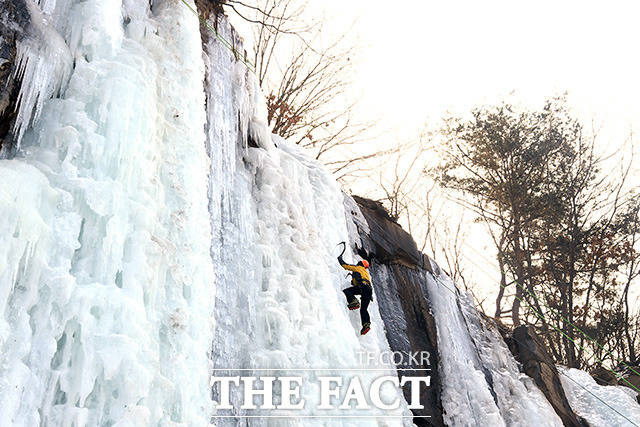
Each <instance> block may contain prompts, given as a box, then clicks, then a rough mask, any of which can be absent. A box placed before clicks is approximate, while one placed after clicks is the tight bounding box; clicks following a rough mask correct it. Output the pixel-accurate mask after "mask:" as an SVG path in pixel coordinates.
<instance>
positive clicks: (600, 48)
mask: <svg viewBox="0 0 640 427" xmlns="http://www.w3.org/2000/svg"><path fill="white" fill-rule="evenodd" d="M322 3H324V6H323V7H324V8H325V10H326V13H327V17H329V22H331V21H333V19H331V18H330V17H332V16H333V17H334V19H335V23H336V24H337V25H335V29H334V31H340V30H341V28H342V27H344V26H345V25H346V24H348V22H349V21H353V20H356V25H355V27H354V29H353V31H354V33H355V34H357V35H358V37H359V38H360V40H361V44H362V45H363V48H362V50H361V57H360V61H359V62H358V63H357V69H356V74H355V76H354V77H355V79H354V81H355V82H356V85H355V88H354V90H356V91H359V93H361V94H362V95H363V102H362V106H361V108H362V111H363V112H366V111H370V113H369V114H371V115H372V116H377V117H381V119H382V120H383V122H384V123H385V124H386V125H388V126H389V127H391V128H394V129H396V130H397V131H398V132H401V134H404V133H405V132H414V133H415V132H416V130H417V129H418V128H419V127H420V125H421V124H422V123H423V122H424V121H425V120H426V119H428V118H430V119H431V120H437V119H438V118H440V117H441V116H442V115H443V113H445V112H446V111H447V110H451V111H454V112H465V111H469V109H470V108H471V107H473V106H475V105H479V104H482V103H486V102H496V101H497V100H499V99H502V98H503V97H505V96H506V95H508V94H509V93H510V92H512V91H515V95H514V97H515V99H516V100H518V101H521V102H525V103H527V104H531V105H539V104H541V103H542V100H543V98H544V97H545V96H549V95H553V94H558V93H562V92H564V91H569V94H570V101H571V104H572V105H573V106H574V108H575V109H576V112H577V113H578V114H580V115H583V116H584V117H585V119H586V118H589V119H590V118H591V117H596V119H597V120H599V121H601V122H603V123H604V124H605V126H606V127H607V128H609V129H608V130H607V132H609V133H610V134H613V133H615V134H616V135H619V134H620V133H622V134H624V135H626V134H627V133H628V130H629V128H630V126H631V124H632V123H634V122H635V123H636V125H637V124H640V60H639V57H640V23H639V21H640V2H639V1H598V2H595V1H593V2H590V1H566V0H562V1H558V0H555V1H540V0H538V1H535V2H534V1H527V2H525V1H517V0H510V1H494V0H492V1H486V0H480V1H479V0H475V1H461V0H453V1H452V0H447V1H394V2H389V1H380V0H366V1H365V0H349V1H344V0H342V1H335V0H330V1H325V2H322Z"/></svg>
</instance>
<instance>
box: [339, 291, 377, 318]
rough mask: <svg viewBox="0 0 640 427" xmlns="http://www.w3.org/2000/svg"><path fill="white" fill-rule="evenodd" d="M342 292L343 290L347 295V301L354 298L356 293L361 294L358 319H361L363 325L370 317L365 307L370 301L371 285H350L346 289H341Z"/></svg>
mask: <svg viewBox="0 0 640 427" xmlns="http://www.w3.org/2000/svg"><path fill="white" fill-rule="evenodd" d="M342 292H344V295H345V296H346V297H347V303H349V302H351V301H353V300H355V299H356V295H361V298H360V320H362V324H363V325H364V324H365V323H367V322H370V321H371V319H369V312H368V311H367V307H369V303H370V302H371V286H367V285H362V286H351V287H349V288H347V289H343V290H342Z"/></svg>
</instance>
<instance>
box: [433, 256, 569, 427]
mask: <svg viewBox="0 0 640 427" xmlns="http://www.w3.org/2000/svg"><path fill="white" fill-rule="evenodd" d="M432 264H433V265H432V268H433V270H434V272H435V275H431V274H426V275H425V276H426V277H425V280H424V281H423V283H424V284H425V287H426V289H425V293H426V294H428V295H429V298H430V302H431V307H432V310H433V316H434V318H435V320H436V327H437V331H438V349H439V352H440V355H439V369H440V374H441V376H442V383H443V385H444V387H443V388H444V389H443V391H442V406H443V409H444V419H445V422H446V423H447V424H448V425H452V426H472V425H491V426H526V425H530V422H531V420H536V423H537V424H538V425H540V426H561V425H562V422H561V421H560V419H559V417H558V416H557V415H556V413H555V411H554V410H553V408H552V407H551V405H550V404H549V403H548V401H547V400H546V398H545V397H544V395H543V394H542V392H540V390H539V389H538V388H537V387H536V386H535V384H534V383H533V381H532V380H531V379H530V378H529V377H527V376H526V375H524V374H522V373H520V371H519V369H518V365H517V363H516V361H515V359H514V358H513V356H512V355H511V353H510V352H509V350H508V349H507V347H506V345H505V343H504V341H503V340H502V338H501V337H500V334H499V332H498V331H497V330H496V328H495V326H494V325H491V324H489V323H488V322H487V321H485V320H484V319H483V318H481V317H480V314H479V313H478V312H477V310H476V309H475V308H474V306H473V300H472V298H471V296H470V295H469V294H467V293H463V292H461V291H459V290H458V288H457V287H456V286H455V284H454V283H453V282H452V281H451V279H450V278H449V277H448V276H447V275H446V274H445V273H444V272H442V271H441V270H440V269H439V268H438V266H437V265H435V264H434V263H432Z"/></svg>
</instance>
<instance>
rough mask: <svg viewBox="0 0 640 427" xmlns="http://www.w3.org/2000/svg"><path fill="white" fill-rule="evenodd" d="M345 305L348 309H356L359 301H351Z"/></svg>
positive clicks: (358, 306)
mask: <svg viewBox="0 0 640 427" xmlns="http://www.w3.org/2000/svg"><path fill="white" fill-rule="evenodd" d="M347 307H348V308H349V310H357V309H359V308H360V301H358V300H354V301H351V302H350V303H349V304H347Z"/></svg>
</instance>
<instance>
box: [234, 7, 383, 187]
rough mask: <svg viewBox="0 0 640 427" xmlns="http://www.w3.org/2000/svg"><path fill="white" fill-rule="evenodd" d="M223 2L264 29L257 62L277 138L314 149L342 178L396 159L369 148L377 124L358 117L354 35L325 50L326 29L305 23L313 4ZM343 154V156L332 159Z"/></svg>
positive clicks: (257, 30)
mask: <svg viewBox="0 0 640 427" xmlns="http://www.w3.org/2000/svg"><path fill="white" fill-rule="evenodd" d="M221 3H222V4H223V5H224V6H225V7H227V8H228V9H230V10H231V11H233V12H234V13H237V14H238V15H239V16H240V17H242V18H243V19H245V20H247V21H249V22H252V23H255V24H256V25H254V47H253V54H252V58H251V59H252V60H253V64H254V65H255V72H256V76H257V78H258V82H259V83H260V86H261V87H262V89H263V91H264V92H265V94H266V97H267V111H268V121H269V125H270V126H271V128H272V131H273V133H275V134H278V135H280V136H282V137H283V138H286V139H288V140H289V141H292V142H294V143H296V144H298V145H301V146H303V147H306V148H308V149H309V150H311V151H312V152H313V155H314V156H315V158H316V159H320V160H322V161H323V162H324V163H325V164H326V165H327V166H329V167H330V168H331V169H332V170H333V172H334V173H336V174H337V175H338V176H339V177H343V176H345V175H348V174H350V173H354V172H356V171H358V170H359V169H361V165H362V164H363V163H365V162H366V161H367V160H369V159H371V158H374V157H376V156H379V155H383V154H388V151H380V150H378V149H377V148H375V146H374V145H373V144H366V143H367V142H368V141H369V140H370V139H371V137H372V136H373V135H372V134H371V133H370V131H371V129H372V127H373V122H369V121H365V122H361V121H358V120H357V119H356V118H355V114H354V111H355V106H356V102H354V101H350V100H348V99H347V96H346V93H345V92H346V90H347V89H348V88H349V86H350V84H351V81H350V76H351V74H352V70H353V62H354V61H353V58H354V55H355V54H356V53H357V49H356V47H355V46H354V45H351V44H349V42H348V35H349V31H348V30H347V31H345V33H343V34H342V35H339V36H338V37H336V38H335V39H334V40H333V42H331V43H328V44H326V43H324V44H323V43H322V40H321V39H322V37H321V36H322V35H323V23H322V22H317V21H315V22H310V23H308V22H306V21H305V15H304V11H305V7H306V3H305V2H300V1H296V0H257V1H254V2H249V1H246V2H245V1H239V0H221ZM345 148H346V149H345ZM348 148H353V150H348ZM337 151H340V155H339V156H337V155H332V156H327V154H330V153H331V154H332V153H334V152H337ZM354 151H355V152H356V154H353V152H354ZM354 165H357V166H356V167H354Z"/></svg>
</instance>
